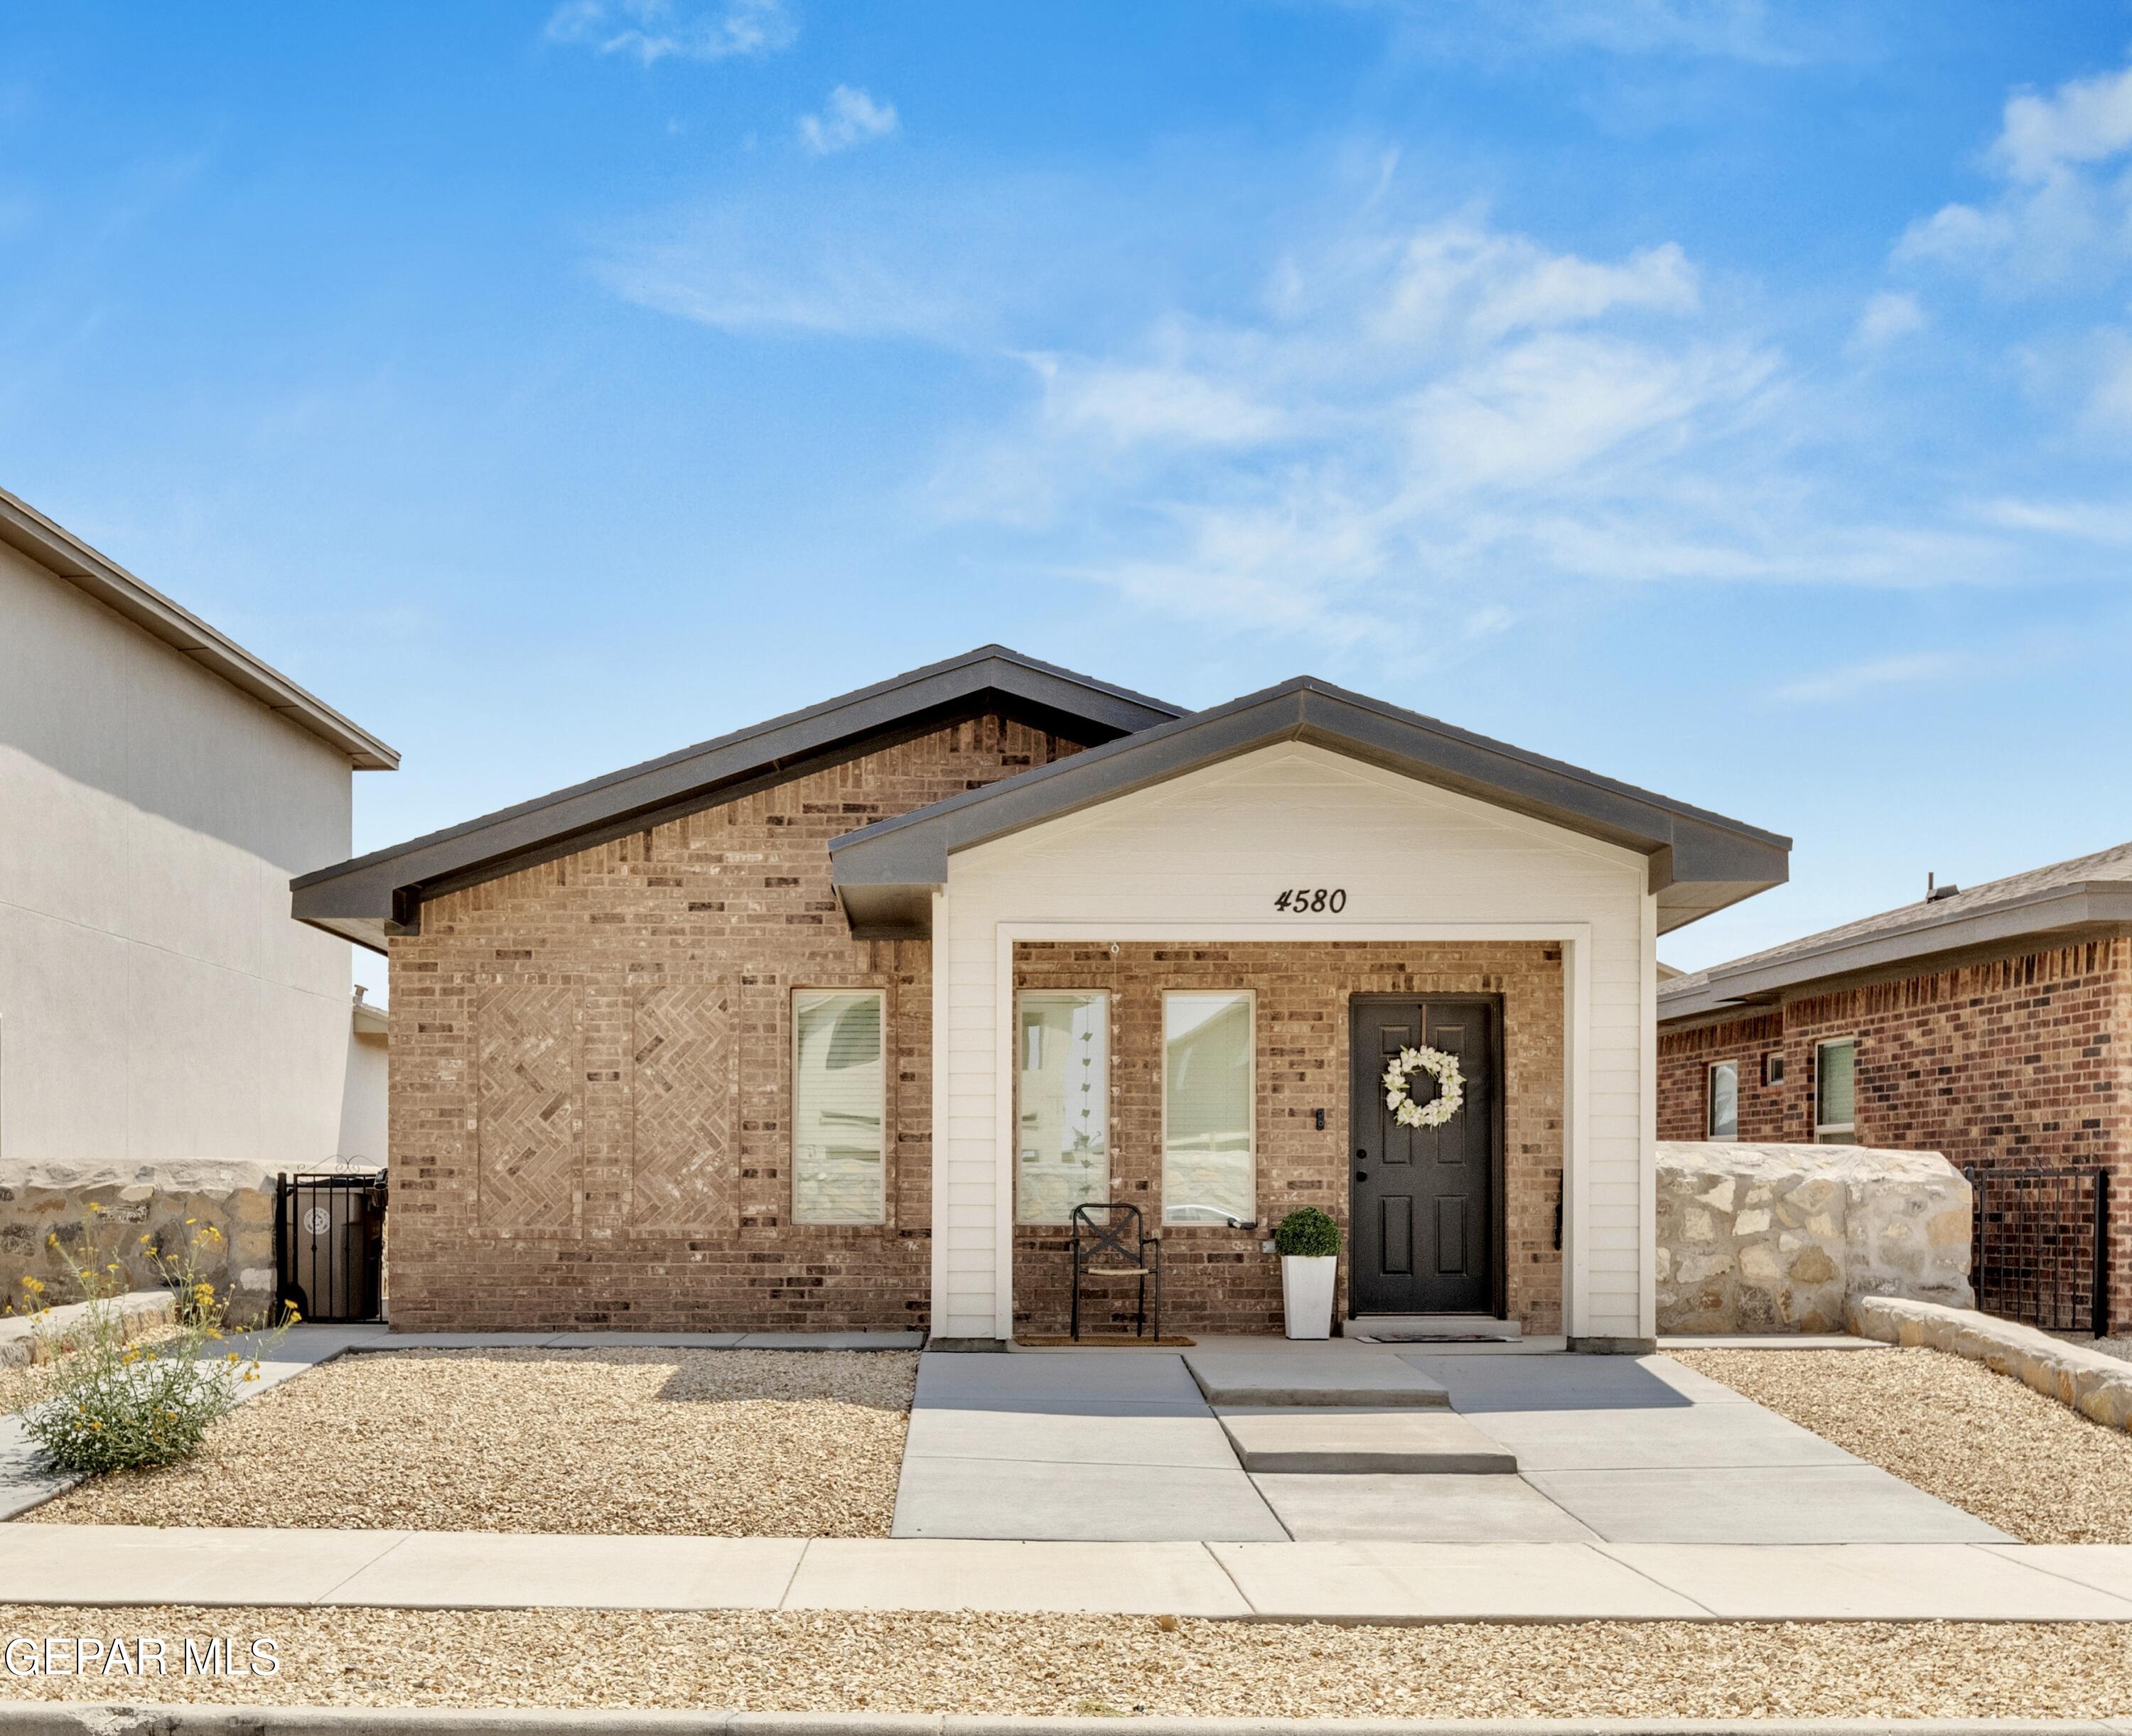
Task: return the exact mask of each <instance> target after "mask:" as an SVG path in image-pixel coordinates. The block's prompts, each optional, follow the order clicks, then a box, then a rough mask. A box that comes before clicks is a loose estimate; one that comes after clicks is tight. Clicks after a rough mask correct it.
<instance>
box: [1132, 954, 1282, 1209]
mask: <svg viewBox="0 0 2132 1736" xmlns="http://www.w3.org/2000/svg"><path fill="white" fill-rule="evenodd" d="M1174 995H1203V996H1208V997H1211V996H1214V995H1221V996H1223V997H1225V998H1227V999H1229V1000H1234V999H1235V998H1236V996H1237V995H1241V996H1243V998H1244V1001H1245V1004H1246V1005H1247V1006H1249V1007H1250V1009H1251V1048H1250V1051H1249V1053H1250V1055H1251V1081H1250V1083H1249V1084H1248V1085H1247V1086H1246V1087H1245V1092H1246V1103H1247V1104H1248V1105H1249V1107H1248V1108H1247V1109H1246V1111H1245V1120H1246V1122H1247V1123H1248V1124H1249V1131H1250V1134H1251V1153H1250V1156H1251V1210H1250V1211H1247V1212H1246V1213H1245V1214H1244V1218H1245V1221H1246V1222H1248V1223H1254V1224H1255V1223H1257V1222H1258V1221H1259V991H1258V990H1256V989H1214V988H1205V989H1164V990H1161V991H1160V998H1161V1002H1162V1028H1161V1030H1160V1033H1158V1035H1157V1037H1156V1039H1155V1040H1156V1041H1157V1042H1159V1043H1161V1045H1162V1067H1161V1070H1160V1079H1161V1082H1160V1086H1159V1087H1158V1089H1159V1090H1160V1093H1161V1101H1162V1116H1161V1121H1162V1149H1160V1151H1158V1152H1157V1153H1155V1163H1156V1168H1155V1181H1156V1184H1157V1185H1158V1186H1159V1187H1160V1188H1161V1190H1162V1198H1161V1201H1160V1204H1159V1205H1158V1206H1157V1207H1156V1209H1155V1222H1156V1223H1157V1224H1159V1225H1161V1226H1162V1227H1163V1228H1164V1229H1165V1230H1167V1229H1170V1228H1172V1227H1174V1228H1177V1229H1180V1230H1189V1229H1191V1228H1193V1226H1194V1225H1199V1224H1202V1223H1203V1222H1204V1220H1203V1219H1199V1218H1191V1219H1180V1220H1177V1221H1176V1222H1175V1224H1174V1226H1173V1224H1172V1220H1171V1219H1170V1216H1169V1003H1170V1000H1171V998H1172V997H1173V996H1174Z"/></svg>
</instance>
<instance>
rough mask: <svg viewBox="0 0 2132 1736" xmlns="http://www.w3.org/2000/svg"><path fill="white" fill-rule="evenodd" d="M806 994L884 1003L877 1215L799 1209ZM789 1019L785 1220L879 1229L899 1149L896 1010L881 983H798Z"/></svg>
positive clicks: (789, 1000) (788, 999) (885, 1218)
mask: <svg viewBox="0 0 2132 1736" xmlns="http://www.w3.org/2000/svg"><path fill="white" fill-rule="evenodd" d="M801 995H872V996H873V998H874V999H875V1000H876V1001H877V1002H878V1003H879V1004H880V1006H881V1024H880V1032H881V1052H880V1054H879V1057H877V1062H876V1064H877V1065H878V1066H879V1067H880V1069H881V1120H880V1124H879V1125H880V1128H881V1202H880V1205H879V1207H878V1209H877V1212H876V1216H872V1217H870V1218H822V1217H805V1216H801V1214H800V1209H799V997H800V996H801ZM890 1015H891V1005H890V1000H889V991H888V990H887V988H886V986H885V985H882V984H880V983H872V982H855V983H795V984H793V985H792V986H791V989H790V992H789V993H788V994H787V995H785V1017H786V1019H787V1020H788V1021H789V1023H790V1027H791V1029H790V1033H788V1036H787V1039H786V1042H785V1106H786V1115H785V1120H787V1122H788V1123H789V1124H790V1131H789V1133H788V1134H787V1136H786V1139H785V1159H786V1163H787V1166H788V1178H787V1187H786V1190H785V1197H786V1200H787V1201H788V1205H787V1211H786V1216H785V1221H786V1222H787V1223H790V1224H795V1225H805V1226H806V1227H808V1228H809V1229H819V1230H876V1229H880V1228H882V1227H884V1226H885V1225H887V1224H888V1223H889V1222H890V1221H891V1217H890V1211H889V1200H890V1196H891V1193H892V1192H893V1191H894V1190H893V1189H892V1188H891V1187H890V1185H889V1163H890V1159H891V1156H892V1155H893V1153H894V1150H895V1136H894V1133H893V1130H892V1129H891V1119H890V1117H891V1101H892V1098H893V1092H892V1091H891V1087H890V1080H889V1070H888V1050H889V1019H890Z"/></svg>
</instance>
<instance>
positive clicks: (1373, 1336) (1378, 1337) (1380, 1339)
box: [1352, 1332, 1517, 1345]
mask: <svg viewBox="0 0 2132 1736" xmlns="http://www.w3.org/2000/svg"><path fill="white" fill-rule="evenodd" d="M1352 1336H1353V1338H1354V1340H1355V1342H1356V1343H1357V1344H1502V1345H1510V1344H1515V1343H1516V1342H1517V1340H1515V1338H1498V1337H1496V1335H1495V1334H1494V1333H1492V1332H1357V1333H1355V1334H1353V1335H1352Z"/></svg>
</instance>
